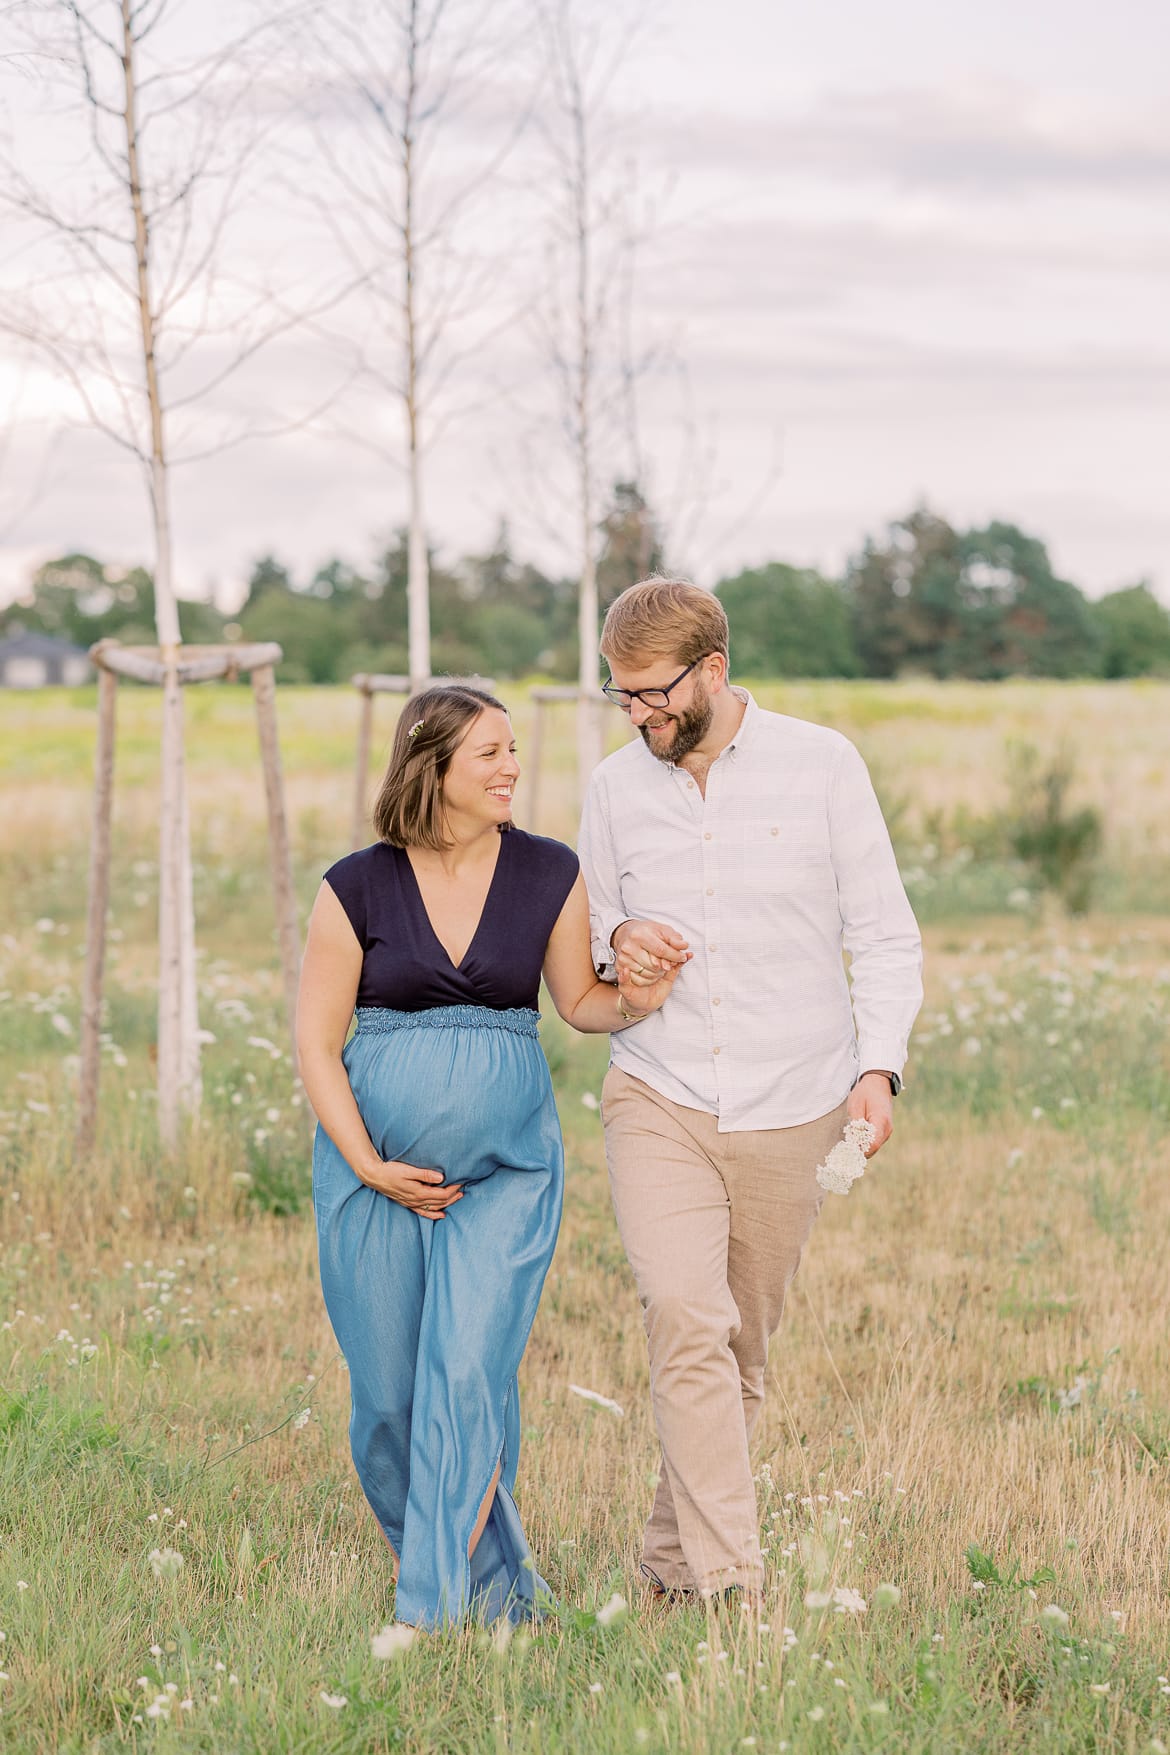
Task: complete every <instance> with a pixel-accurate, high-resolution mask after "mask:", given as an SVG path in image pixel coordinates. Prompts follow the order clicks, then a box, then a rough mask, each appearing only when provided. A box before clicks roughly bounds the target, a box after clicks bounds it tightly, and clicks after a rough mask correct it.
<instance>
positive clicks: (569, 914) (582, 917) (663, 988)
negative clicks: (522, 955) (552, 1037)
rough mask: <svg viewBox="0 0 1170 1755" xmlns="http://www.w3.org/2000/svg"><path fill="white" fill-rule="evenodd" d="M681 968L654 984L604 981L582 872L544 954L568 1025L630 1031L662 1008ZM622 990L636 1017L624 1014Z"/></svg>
mask: <svg viewBox="0 0 1170 1755" xmlns="http://www.w3.org/2000/svg"><path fill="white" fill-rule="evenodd" d="M680 967H681V965H676V966H675V967H673V968H671V969H667V970H665V971H664V972H663V974H662V977H661V979H660V980H658V981H656V982H654V984H653V985H652V986H650V987H637V988H635V987H632V986H626V985H622V986H620V987H618V988H615V987H614V985H613V983H612V982H610V981H599V980H598V979H597V972H596V970H595V969H594V967H593V962H592V958H591V956H590V951H589V897H588V895H587V894H586V891H585V880H584V878H583V877H581V876H580V874H578V877H577V881H576V883H575V884H574V885H573V888H572V889H571V890H570V891H569V895H568V898H567V900H566V902H565V905H564V907H563V908H562V909H561V912H560V914H559V916H558V918H557V923H556V925H555V926H554V927H553V930H552V936H551V937H550V938H549V941H548V950H547V951H546V952H545V957H544V979H545V983H546V984H547V987H548V990H549V992H550V993H551V995H552V1002H553V1004H554V1005H555V1006H556V1008H557V1011H558V1012H559V1013H560V1015H561V1017H562V1018H564V1020H565V1022H566V1024H571V1025H572V1026H573V1028H574V1030H581V1031H583V1032H585V1033H586V1034H587V1035H600V1034H601V1033H602V1032H604V1031H614V1030H628V1029H629V1028H630V1027H631V1025H633V1024H635V1023H637V1022H639V1021H640V1019H641V1018H643V1017H646V1016H648V1015H649V1013H651V1012H654V1011H657V1010H658V1008H659V1006H660V1005H661V1004H662V1003H663V1001H664V1000H665V999H666V997H667V995H668V994H669V992H670V990H671V988H672V987H673V986H674V982H675V977H676V976H677V974H678V971H679V968H680ZM619 993H620V994H621V997H622V1002H623V1004H624V1005H625V1007H626V1009H627V1011H629V1012H631V1013H635V1014H637V1015H636V1016H633V1017H629V1018H627V1017H624V1016H623V1015H622V1013H621V1011H620V1010H619V1008H618V994H619Z"/></svg>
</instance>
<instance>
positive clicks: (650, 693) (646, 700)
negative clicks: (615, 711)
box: [601, 652, 711, 713]
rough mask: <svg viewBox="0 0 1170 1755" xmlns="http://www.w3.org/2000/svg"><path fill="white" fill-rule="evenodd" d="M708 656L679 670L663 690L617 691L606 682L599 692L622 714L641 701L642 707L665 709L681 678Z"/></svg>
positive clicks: (708, 654) (707, 653) (703, 656)
mask: <svg viewBox="0 0 1170 1755" xmlns="http://www.w3.org/2000/svg"><path fill="white" fill-rule="evenodd" d="M710 656H711V654H710V653H709V652H704V653H702V654H701V656H700V657H698V658H696V659H695V660H694V662H693V663H691V664H688V665H687V667H686V669H685V670H680V671H679V673H678V675H677V676H676V677H675V679H674V681H673V682H671V683H667V685H666V687H665V688H664V689H619V688H618V687H617V686H616V685H615V684H614V683H612V682H606V683H602V685H601V692H602V694H603V695H604V696H605V698H606V700H607V701H612V702H613V704H614V706H615V707H620V708H621V709H622V712H623V713H628V712H629V710H630V706H631V704H632V703H633V702H634V701H641V703H642V705H643V706H644V707H666V706H669V704H670V696H671V691H672V690H674V689H677V687H678V685H679V683H680V682H681V681H682V679H683V677H684V676H690V674H691V672H692V670H694V668H695V665H696V664H702V662H703V659H704V658H710Z"/></svg>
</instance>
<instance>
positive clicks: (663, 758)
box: [638, 683, 715, 767]
mask: <svg viewBox="0 0 1170 1755" xmlns="http://www.w3.org/2000/svg"><path fill="white" fill-rule="evenodd" d="M714 717H715V708H714V706H713V704H712V701H711V697H710V695H709V694H708V693H707V691H706V689H705V688H704V687H703V685H702V683H699V684H698V686H697V687H696V689H695V698H694V700H693V701H692V702H691V704H690V706H689V707H688V708H687V709H686V711H685V712H684V713H680V714H679V715H678V718H677V719H676V721H675V727H674V736H673V737H672V738H671V740H670V742H669V743H668V744H666V743H663V742H662V741H661V739H659V740H657V741H655V740H654V739H652V738H651V737H650V735H649V726H648V725H639V727H638V735H639V736H640V737H641V739H642V742H643V743H644V744H645V745H646V748H647V749H648V750H649V751H650V754H651V755H652V756H656V757H657V759H658V760H659V761H660V762H665V763H666V764H667V765H668V766H669V767H676V766H677V765H678V763H679V762H681V761H682V759H683V757H684V756H689V755H690V753H691V751H692V750H694V749H698V747H699V745H700V744H701V743H702V741H703V739H704V738H705V737H706V735H707V732H708V731H709V730H710V727H711V721H712V719H713V718H714Z"/></svg>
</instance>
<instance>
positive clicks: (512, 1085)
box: [313, 829, 577, 1627]
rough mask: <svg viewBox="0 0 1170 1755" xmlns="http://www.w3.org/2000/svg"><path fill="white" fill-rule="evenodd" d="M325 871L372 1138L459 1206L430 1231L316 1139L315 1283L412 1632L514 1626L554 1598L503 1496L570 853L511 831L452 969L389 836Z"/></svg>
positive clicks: (540, 1234)
mask: <svg viewBox="0 0 1170 1755" xmlns="http://www.w3.org/2000/svg"><path fill="white" fill-rule="evenodd" d="M325 875H326V881H327V882H328V884H329V886H330V888H331V889H332V890H333V891H334V893H335V895H336V896H337V898H338V900H339V901H340V903H341V905H342V907H343V908H344V909H345V912H346V915H347V916H348V918H349V921H350V924H351V925H352V927H353V929H354V932H355V934H356V936H357V938H358V941H359V943H360V944H361V946H362V951H363V961H362V973H361V981H360V984H359V987H358V997H357V1030H356V1033H355V1035H353V1036H352V1037H351V1039H350V1041H349V1043H348V1044H347V1046H346V1048H345V1052H344V1056H343V1058H344V1061H345V1066H346V1070H347V1072H348V1074H349V1080H350V1084H351V1086H352V1087H353V1092H354V1096H355V1097H356V1099H357V1105H358V1109H359V1110H360V1112H361V1116H362V1119H363V1121H364V1122H365V1124H366V1128H367V1130H368V1132H369V1135H370V1138H371V1140H372V1141H373V1143H374V1145H375V1147H376V1148H377V1150H378V1152H379V1154H380V1155H381V1157H382V1158H383V1159H385V1160H391V1159H401V1160H403V1161H405V1162H406V1163H408V1164H415V1165H418V1166H420V1167H423V1168H427V1169H438V1170H442V1171H443V1173H444V1177H445V1180H446V1181H448V1182H459V1183H462V1185H463V1187H464V1190H465V1193H464V1197H463V1199H462V1200H460V1201H457V1202H456V1203H455V1205H454V1206H453V1207H451V1208H449V1209H448V1212H447V1217H446V1218H444V1219H442V1220H440V1221H438V1222H437V1223H436V1222H435V1221H433V1220H431V1219H426V1218H420V1217H419V1216H418V1215H417V1214H415V1213H412V1212H410V1211H409V1210H408V1209H407V1208H406V1207H404V1206H400V1205H399V1204H398V1202H396V1201H392V1200H391V1199H389V1197H388V1196H386V1195H383V1194H378V1193H376V1192H375V1191H374V1190H373V1189H371V1188H369V1187H367V1185H366V1184H365V1183H364V1182H362V1181H361V1180H360V1179H359V1178H358V1177H357V1176H356V1175H355V1174H354V1172H353V1171H352V1170H351V1169H350V1167H349V1165H348V1164H347V1163H346V1161H345V1159H344V1158H343V1157H342V1156H341V1153H340V1152H339V1151H338V1150H337V1148H336V1146H335V1145H334V1144H333V1142H332V1140H330V1138H329V1136H328V1135H327V1134H326V1133H325V1131H324V1130H323V1129H322V1128H320V1127H319V1128H318V1129H317V1137H316V1143H315V1146H314V1151H313V1201H314V1207H315V1210H316V1216H317V1240H318V1248H319V1253H320V1263H321V1282H322V1287H323V1289H324V1294H325V1303H326V1307H327V1309H328V1311H329V1318H330V1321H331V1322H332V1324H333V1329H334V1332H335V1334H336V1336H337V1339H338V1343H339V1345H340V1347H341V1350H342V1352H343V1353H344V1354H345V1359H346V1363H347V1365H348V1367H349V1377H350V1388H351V1393H352V1398H353V1411H352V1417H351V1420H350V1442H351V1445H352V1449H353V1459H354V1464H355V1466H356V1468H357V1472H358V1477H359V1479H360V1481H361V1484H362V1489H363V1491H364V1492H365V1495H366V1498H367V1499H368V1500H369V1502H370V1505H371V1506H372V1508H373V1511H374V1514H375V1516H376V1517H377V1519H378V1522H379V1523H380V1524H381V1526H382V1529H383V1530H384V1531H385V1533H386V1536H387V1538H388V1539H389V1542H390V1545H391V1547H392V1548H393V1549H394V1551H395V1553H396V1554H397V1555H398V1557H399V1574H398V1590H397V1596H396V1602H395V1613H396V1615H397V1618H398V1619H399V1620H400V1621H408V1622H412V1623H414V1624H415V1625H417V1626H421V1627H437V1626H444V1625H449V1624H452V1623H454V1622H457V1621H459V1620H461V1619H463V1618H464V1617H466V1616H471V1617H474V1618H476V1619H480V1620H484V1621H490V1620H495V1619H496V1618H498V1617H499V1616H507V1617H508V1618H509V1619H510V1620H512V1621H519V1620H521V1619H523V1618H525V1617H527V1616H530V1615H531V1614H532V1613H533V1611H534V1608H536V1607H537V1604H538V1598H539V1596H540V1595H542V1594H544V1593H545V1592H546V1591H547V1586H545V1585H544V1583H543V1581H542V1580H541V1578H540V1577H539V1576H538V1574H537V1572H536V1570H535V1567H534V1565H533V1562H532V1557H531V1554H530V1552H529V1548H528V1543H527V1541H526V1540H525V1536H524V1531H523V1528H522V1527H521V1523H520V1518H519V1514H518V1513H517V1510H516V1505H515V1502H514V1500H513V1498H512V1489H513V1486H514V1484H515V1480H516V1462H517V1456H518V1452H519V1446H520V1407H519V1399H518V1394H517V1385H516V1373H517V1370H518V1368H519V1365H520V1360H521V1357H522V1355H523V1352H524V1348H525V1346H526V1344H527V1341H528V1335H529V1331H530V1329H531V1327H532V1321H533V1317H534V1316H535V1314H536V1306H537V1303H538V1301H539V1298H540V1293H541V1288H542V1286H543V1284H544V1279H545V1275H546V1273H547V1272H548V1267H549V1263H550V1261H551V1259H552V1253H553V1247H554V1245H555V1242H556V1235H557V1228H558V1225H559V1223H560V1215H561V1194H562V1186H563V1150H562V1144H561V1132H560V1126H559V1123H558V1120H557V1113H556V1107H555V1105H554V1102H553V1094H552V1084H551V1080H550V1078H549V1071H548V1063H547V1062H546V1060H545V1058H544V1054H543V1052H542V1050H541V1047H540V1043H539V1040H538V1037H537V1016H538V1014H537V1011H536V1004H537V996H538V992H539V985H540V971H541V966H542V964H543V962H544V954H545V949H546V947H547V944H548V939H549V934H550V933H551V931H552V929H553V926H554V925H555V923H556V919H557V916H558V914H559V913H560V911H561V908H562V906H563V905H564V902H565V900H566V898H567V896H568V894H569V891H570V890H571V889H572V887H573V883H574V880H575V878H576V875H577V858H576V855H575V854H574V853H573V852H572V850H571V849H570V848H568V847H565V846H564V845H562V844H561V843H560V842H558V841H548V840H545V839H543V838H542V837H539V836H535V835H528V834H525V833H524V832H523V831H522V830H519V829H508V830H505V831H502V832H501V835H500V845H499V857H498V859H497V862H496V867H495V871H494V874H493V876H492V881H491V886H490V888H489V890H488V895H487V900H486V902H485V904H484V909H483V914H482V915H481V917H480V921H479V925H478V927H477V928H476V932H475V936H474V938H473V939H472V941H471V944H470V945H469V947H468V950H467V954H466V956H465V957H464V958H463V961H462V962H461V963H460V964H459V966H458V968H456V967H455V965H454V964H453V963H452V962H451V959H450V957H449V956H448V955H447V953H446V951H445V950H444V949H443V947H442V945H441V944H440V943H439V941H438V939H437V938H436V937H435V934H434V932H433V930H432V928H431V925H430V921H429V919H428V917H427V913H426V909H425V908H424V906H423V901H422V896H421V894H420V892H419V888H418V884H417V882H416V880H415V876H414V871H413V868H412V867H411V864H410V861H409V859H408V858H407V855H406V853H405V852H404V851H403V850H402V849H401V848H395V847H390V846H388V845H386V844H385V843H382V842H378V843H376V844H375V845H374V846H372V847H366V848H363V849H362V850H361V851H360V852H358V853H353V854H350V856H349V857H348V858H346V859H342V860H340V861H339V862H338V863H337V864H336V865H334V866H333V867H331V869H330V870H329V871H328V872H327V873H326V874H325ZM497 1463H499V1464H500V1465H501V1467H500V1482H499V1486H498V1488H497V1490H496V1494H495V1498H494V1500H493V1503H492V1508H491V1513H490V1515H489V1517H488V1521H487V1526H486V1528H485V1529H484V1532H483V1535H482V1536H481V1538H480V1540H479V1543H478V1544H477V1546H476V1550H475V1553H474V1555H473V1556H472V1557H471V1560H470V1562H469V1561H468V1556H467V1548H468V1543H469V1540H470V1537H471V1533H472V1530H473V1528H474V1526H475V1521H476V1518H477V1516H478V1514H479V1511H480V1507H481V1506H482V1504H483V1500H484V1497H485V1495H486V1493H487V1490H488V1487H489V1485H490V1483H491V1479H492V1475H493V1474H494V1472H495V1468H496V1464H497Z"/></svg>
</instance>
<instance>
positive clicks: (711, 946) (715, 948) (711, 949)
mask: <svg viewBox="0 0 1170 1755" xmlns="http://www.w3.org/2000/svg"><path fill="white" fill-rule="evenodd" d="M707 949H708V950H709V951H717V950H718V949H719V946H718V945H708V946H707Z"/></svg>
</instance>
